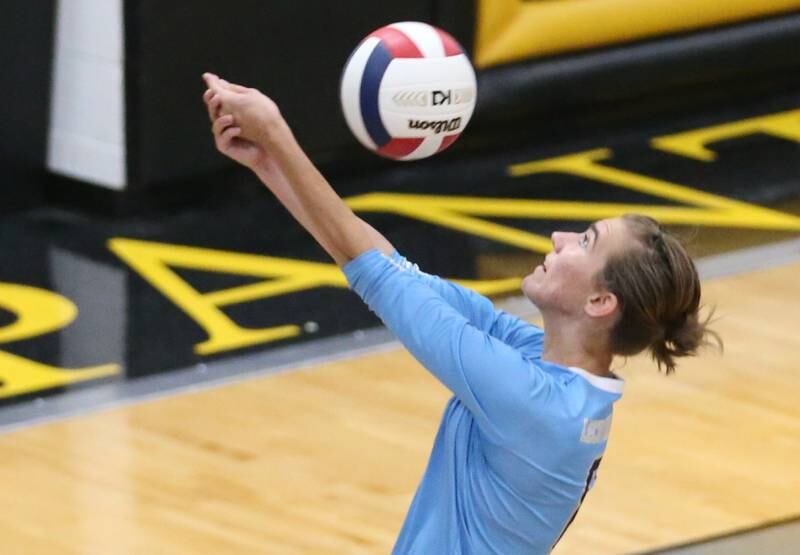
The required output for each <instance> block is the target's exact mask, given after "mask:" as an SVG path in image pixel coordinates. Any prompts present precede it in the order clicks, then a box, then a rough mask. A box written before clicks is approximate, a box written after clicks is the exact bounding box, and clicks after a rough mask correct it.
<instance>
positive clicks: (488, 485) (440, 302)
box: [343, 250, 623, 555]
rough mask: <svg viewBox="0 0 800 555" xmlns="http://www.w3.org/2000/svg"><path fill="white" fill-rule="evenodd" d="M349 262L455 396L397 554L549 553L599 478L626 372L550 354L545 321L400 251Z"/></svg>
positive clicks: (357, 281)
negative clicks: (593, 369)
mask: <svg viewBox="0 0 800 555" xmlns="http://www.w3.org/2000/svg"><path fill="white" fill-rule="evenodd" d="M343 270H344V272H345V275H346V276H347V279H348V281H349V283H350V286H351V288H352V289H353V290H354V291H355V292H356V293H357V294H358V295H359V296H360V297H361V298H362V299H363V300H364V301H365V302H366V303H367V305H368V306H369V308H370V309H371V310H372V311H373V312H375V313H376V314H377V315H378V316H379V317H380V318H381V320H382V321H383V322H384V323H385V325H386V326H387V327H388V328H389V329H390V330H391V331H392V332H393V333H394V334H395V335H396V336H397V337H398V339H399V340H400V341H401V342H402V343H403V345H404V346H405V347H406V348H407V349H408V350H409V351H410V352H411V353H412V354H413V355H414V357H415V358H416V359H417V360H418V361H419V362H420V363H421V364H422V365H423V366H425V368H427V369H428V370H429V371H430V372H431V373H432V374H433V375H434V376H436V378H438V379H439V381H441V383H442V384H444V385H445V386H446V387H447V388H448V389H449V390H450V391H451V392H452V393H453V397H452V398H451V399H450V401H449V402H448V404H447V407H446V409H445V412H444V415H443V417H442V421H441V424H440V427H439V431H438V433H437V435H436V440H435V442H434V446H433V451H432V453H431V456H430V460H429V462H428V466H427V469H426V470H425V474H424V476H423V478H422V481H421V483H420V485H419V487H418V489H417V492H416V495H415V496H414V500H413V501H412V503H411V507H410V508H409V511H408V515H407V516H406V520H405V522H404V524H403V527H402V530H401V532H400V535H399V537H398V540H397V542H396V544H395V547H394V551H393V553H395V554H403V555H405V554H422V555H433V554H435V555H451V554H452V555H455V554H481V555H483V554H492V553H496V554H500V555H513V554H517V553H520V554H522V553H525V554H540V553H549V552H550V550H551V549H552V548H553V546H554V545H555V544H556V542H557V541H558V540H559V539H560V537H561V535H562V534H563V533H564V531H565V530H566V528H567V527H568V526H569V524H570V523H571V522H572V519H573V518H574V516H575V514H576V513H577V511H578V508H579V506H580V504H581V502H582V501H583V498H584V496H585V495H586V493H587V491H588V490H589V489H590V488H591V486H592V485H593V483H594V479H595V476H596V472H597V469H598V466H599V464H600V460H601V458H602V455H603V452H604V450H605V447H606V442H607V439H608V432H609V428H610V425H611V417H612V406H613V403H614V402H615V401H616V400H617V399H619V398H620V396H621V394H622V388H623V382H622V380H619V379H615V378H603V377H598V376H595V375H593V374H590V373H589V372H586V371H585V370H582V369H580V368H567V367H564V366H560V365H558V364H553V363H549V362H546V361H543V360H542V359H541V356H542V348H543V343H544V332H543V330H542V329H541V328H538V327H536V326H533V325H531V324H528V323H526V322H524V321H522V320H520V319H518V318H516V317H514V316H511V315H509V314H507V313H505V312H503V311H497V310H495V309H494V307H493V305H492V303H491V301H490V300H489V299H487V298H485V297H483V296H481V295H479V294H477V293H475V292H473V291H470V290H468V289H465V288H463V287H460V286H458V285H456V284H454V283H452V282H449V281H447V280H443V279H441V278H438V277H436V276H432V275H428V274H425V273H423V272H421V271H419V270H418V268H417V267H416V265H413V264H411V263H409V262H408V261H407V260H406V259H405V258H403V257H402V256H400V255H399V254H397V253H394V254H393V255H392V256H386V255H384V254H382V253H380V252H379V251H377V250H370V251H367V252H365V253H363V254H361V255H360V256H358V257H357V258H356V259H354V260H352V261H351V262H349V263H348V264H347V265H346V266H345V267H344V268H343Z"/></svg>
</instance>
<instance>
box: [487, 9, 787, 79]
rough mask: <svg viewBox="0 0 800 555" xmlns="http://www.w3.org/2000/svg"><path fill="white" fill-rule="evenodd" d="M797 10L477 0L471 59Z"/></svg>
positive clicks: (508, 57) (499, 58) (491, 60)
mask: <svg viewBox="0 0 800 555" xmlns="http://www.w3.org/2000/svg"><path fill="white" fill-rule="evenodd" d="M792 10H800V0H537V1H530V0H529V1H524V0H480V5H479V7H478V31H477V37H476V40H475V63H476V65H477V66H478V67H487V66H493V65H497V64H502V63H508V62H513V61H519V60H524V59H527V58H531V57H535V56H542V55H547V54H556V53H559V52H565V51H569V50H579V49H584V48H592V47H598V46H603V45H608V44H614V43H620V42H626V41H631V40H635V39H641V38H645V37H651V36H657V35H662V34H666V33H675V32H681V31H690V30H693V29H699V28H702V27H713V26H718V25H724V24H728V23H734V22H737V21H742V20H746V19H752V18H756V17H763V16H768V15H773V14H779V13H783V12H788V11H792Z"/></svg>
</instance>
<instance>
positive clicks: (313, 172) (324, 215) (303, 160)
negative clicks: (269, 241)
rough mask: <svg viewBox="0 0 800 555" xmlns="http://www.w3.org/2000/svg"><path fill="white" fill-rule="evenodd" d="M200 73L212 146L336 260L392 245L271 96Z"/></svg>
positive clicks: (388, 248)
mask: <svg viewBox="0 0 800 555" xmlns="http://www.w3.org/2000/svg"><path fill="white" fill-rule="evenodd" d="M203 79H204V80H205V82H206V85H207V86H208V90H207V91H206V93H205V94H204V96H203V99H204V100H205V102H206V105H207V107H208V112H209V118H210V119H211V121H212V123H213V126H212V131H213V133H214V138H215V141H216V145H217V148H218V149H219V150H220V152H222V153H223V154H225V155H226V156H228V157H230V158H232V159H233V160H235V161H237V162H239V163H240V164H242V165H244V166H246V167H249V168H250V169H252V170H253V171H254V172H255V174H256V175H257V176H258V177H259V179H261V181H262V182H263V183H264V184H265V185H266V186H267V187H268V188H269V189H270V190H271V191H272V193H273V194H274V195H275V196H276V197H277V198H278V200H279V201H280V202H281V203H282V204H283V205H284V206H285V207H286V208H287V209H288V210H289V212H290V213H291V214H292V216H294V218H295V219H296V220H297V221H298V222H299V223H300V224H301V225H302V226H303V227H304V228H305V229H306V230H307V231H308V232H309V233H310V234H311V235H312V236H313V237H314V238H315V239H316V240H317V242H318V243H319V244H320V245H321V246H322V247H323V248H324V249H325V250H326V251H327V252H328V254H329V255H330V256H331V258H333V259H334V261H335V262H336V263H337V264H338V265H339V266H343V265H344V264H346V263H347V262H349V261H350V260H352V259H354V258H355V257H357V256H358V255H359V254H361V253H362V252H365V251H367V250H369V249H373V248H375V249H378V250H380V251H381V252H384V253H387V254H388V253H391V252H392V251H393V250H394V249H393V247H392V245H391V243H389V241H387V240H386V238H385V237H383V235H381V234H380V233H378V232H377V231H376V230H374V229H373V228H372V227H371V226H369V225H367V224H366V223H365V222H364V221H363V220H361V218H359V217H358V216H356V215H355V214H354V213H353V211H352V210H351V209H350V208H349V207H348V206H347V205H346V204H345V203H344V201H342V199H341V198H340V197H339V195H337V194H336V192H335V191H334V190H333V188H332V187H331V186H330V184H329V183H328V181H327V180H326V179H325V178H324V177H323V176H322V174H321V173H320V172H319V171H318V170H317V168H316V167H315V166H314V164H313V163H312V162H311V160H309V159H308V156H306V154H305V152H303V149H302V148H301V147H300V145H299V144H298V143H297V140H296V139H295V137H294V135H293V134H292V131H291V129H290V128H289V125H288V124H287V123H286V121H285V120H284V119H283V117H282V116H281V113H280V111H279V109H278V107H277V106H276V105H275V103H274V102H273V101H272V100H271V99H270V98H268V97H267V96H265V95H263V94H261V93H260V92H259V91H257V90H255V89H249V88H245V87H241V86H239V85H233V84H230V83H227V82H226V81H224V80H222V79H220V78H219V77H217V76H215V75H212V74H208V73H207V74H205V75H203Z"/></svg>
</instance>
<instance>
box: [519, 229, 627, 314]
mask: <svg viewBox="0 0 800 555" xmlns="http://www.w3.org/2000/svg"><path fill="white" fill-rule="evenodd" d="M552 240H553V251H552V252H550V254H548V255H547V256H546V257H545V260H544V263H543V264H541V265H539V266H537V267H536V268H535V269H534V270H533V273H531V274H529V275H528V276H526V277H525V279H524V280H523V282H522V292H523V293H524V294H525V296H526V297H528V299H530V300H531V301H532V302H533V303H534V304H535V305H536V306H537V307H538V308H539V309H540V310H541V311H542V313H546V312H547V311H551V312H557V313H560V314H563V315H570V316H579V315H583V314H585V313H586V312H587V310H588V311H591V310H592V308H598V306H599V305H598V306H594V305H592V303H597V302H605V301H608V300H609V299H605V300H604V299H599V298H598V296H602V295H603V294H606V295H607V294H608V293H607V292H605V291H603V290H602V289H601V288H600V287H599V286H598V284H597V282H596V276H597V274H598V272H600V271H601V270H602V269H603V268H604V267H605V263H606V260H607V259H608V258H609V256H611V255H612V254H614V253H616V252H620V251H622V250H623V249H625V248H626V247H627V246H629V244H630V242H631V241H633V239H632V238H631V237H630V235H629V233H628V229H627V226H626V224H625V222H624V220H622V219H621V218H613V219H608V220H600V221H597V222H595V223H593V224H591V225H590V226H589V228H587V229H586V231H584V232H583V233H569V232H561V231H556V232H555V233H553V235H552ZM612 297H613V295H612ZM611 301H613V303H614V307H612V308H615V307H616V299H615V298H614V299H611ZM587 303H588V304H587ZM600 308H602V307H600ZM605 308H606V309H607V308H609V307H608V306H606V307H605ZM601 315H602V314H601Z"/></svg>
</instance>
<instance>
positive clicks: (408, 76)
mask: <svg viewBox="0 0 800 555" xmlns="http://www.w3.org/2000/svg"><path fill="white" fill-rule="evenodd" d="M340 93H341V103H342V110H343V112H344V117H345V120H346V121H347V125H348V126H349V128H350V130H351V131H352V132H353V135H355V137H356V138H357V139H358V141H359V142H360V143H361V144H363V145H364V146H365V147H367V148H368V149H370V150H372V151H373V152H376V153H378V154H380V155H381V156H385V157H387V158H392V159H395V160H417V159H420V158H426V157H428V156H431V155H433V154H436V153H437V152H441V151H443V150H444V149H446V148H448V147H449V146H450V145H451V144H453V142H454V141H455V140H456V139H457V138H458V137H459V134H460V133H461V132H463V130H464V128H465V127H466V126H467V124H468V123H469V120H470V118H471V117H472V113H473V111H474V109H475V100H476V82H475V71H474V69H473V67H472V64H471V63H470V61H469V58H467V56H466V54H465V53H464V50H463V49H462V48H461V46H460V45H459V44H458V42H456V40H455V39H454V38H453V37H451V36H450V35H449V34H447V33H446V32H445V31H443V30H441V29H439V28H437V27H434V26H432V25H428V24H427V23H420V22H415V21H407V22H402V23H393V24H391V25H387V26H386V27H381V28H380V29H378V30H376V31H374V32H373V33H371V34H370V35H369V36H367V37H366V38H365V39H364V40H363V41H361V43H360V44H359V45H358V47H356V49H355V50H354V51H353V53H352V54H351V55H350V58H349V59H348V61H347V63H346V64H345V67H344V71H343V72H342V82H341V91H340Z"/></svg>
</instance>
